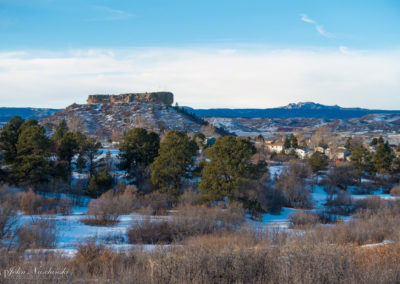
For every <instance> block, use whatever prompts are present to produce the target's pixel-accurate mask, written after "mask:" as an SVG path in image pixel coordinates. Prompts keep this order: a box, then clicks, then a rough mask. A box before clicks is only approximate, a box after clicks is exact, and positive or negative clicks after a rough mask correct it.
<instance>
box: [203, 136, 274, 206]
mask: <svg viewBox="0 0 400 284" xmlns="http://www.w3.org/2000/svg"><path fill="white" fill-rule="evenodd" d="M256 152H257V150H256V148H255V147H254V145H253V144H252V143H251V142H250V141H248V140H246V139H242V138H236V137H233V136H226V137H222V138H219V139H217V141H216V142H215V144H214V145H213V146H212V147H211V148H209V149H208V150H207V157H208V158H209V159H210V162H208V163H206V164H205V166H204V169H203V171H202V178H201V182H200V184H199V190H200V192H201V193H202V194H203V195H204V200H205V201H207V202H211V201H214V200H222V199H223V198H224V197H228V198H229V199H230V200H233V199H234V195H235V194H236V193H237V191H238V190H239V187H240V186H241V185H242V184H245V183H246V182H248V181H249V180H251V179H258V178H260V176H261V175H262V174H263V173H264V172H265V171H266V170H267V168H266V164H265V163H263V162H260V164H253V163H252V161H251V158H252V156H253V155H254V154H255V153H256Z"/></svg>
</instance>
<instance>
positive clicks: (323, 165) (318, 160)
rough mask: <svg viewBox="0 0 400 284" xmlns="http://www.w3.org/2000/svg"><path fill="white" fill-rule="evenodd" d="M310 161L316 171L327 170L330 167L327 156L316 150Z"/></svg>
mask: <svg viewBox="0 0 400 284" xmlns="http://www.w3.org/2000/svg"><path fill="white" fill-rule="evenodd" d="M308 163H309V165H310V166H311V169H312V171H313V172H314V173H318V172H320V171H323V170H326V169H327V167H328V160H327V158H326V156H325V155H324V154H322V153H320V152H318V151H316V152H314V153H313V154H312V155H311V157H310V158H309V159H308Z"/></svg>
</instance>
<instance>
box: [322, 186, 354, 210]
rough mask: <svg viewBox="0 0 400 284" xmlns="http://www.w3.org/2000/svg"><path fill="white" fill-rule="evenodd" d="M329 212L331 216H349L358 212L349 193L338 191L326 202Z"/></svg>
mask: <svg viewBox="0 0 400 284" xmlns="http://www.w3.org/2000/svg"><path fill="white" fill-rule="evenodd" d="M326 206H327V211H328V212H329V213H330V214H338V215H349V214H351V213H353V212H354V211H355V210H356V207H355V205H354V201H353V199H352V198H351V195H350V194H349V193H348V192H347V191H341V190H340V191H338V193H337V194H336V195H334V196H332V198H328V199H327V201H326Z"/></svg>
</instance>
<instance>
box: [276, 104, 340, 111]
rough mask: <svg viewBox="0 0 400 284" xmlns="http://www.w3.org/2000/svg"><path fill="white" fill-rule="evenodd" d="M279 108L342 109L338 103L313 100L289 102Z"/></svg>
mask: <svg viewBox="0 0 400 284" xmlns="http://www.w3.org/2000/svg"><path fill="white" fill-rule="evenodd" d="M280 108H281V109H315V110H323V109H342V108H341V107H340V106H338V105H334V106H327V105H323V104H318V103H314V102H298V103H290V104H288V105H286V106H283V107H280Z"/></svg>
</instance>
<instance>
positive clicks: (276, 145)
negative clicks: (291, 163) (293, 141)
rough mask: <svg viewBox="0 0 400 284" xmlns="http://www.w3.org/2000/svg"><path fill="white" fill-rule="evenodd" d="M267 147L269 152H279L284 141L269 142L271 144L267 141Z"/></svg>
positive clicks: (282, 147)
mask: <svg viewBox="0 0 400 284" xmlns="http://www.w3.org/2000/svg"><path fill="white" fill-rule="evenodd" d="M267 148H268V150H270V151H271V152H276V153H280V152H282V150H283V149H284V148H285V147H284V143H283V142H275V143H271V144H269V143H267Z"/></svg>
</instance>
